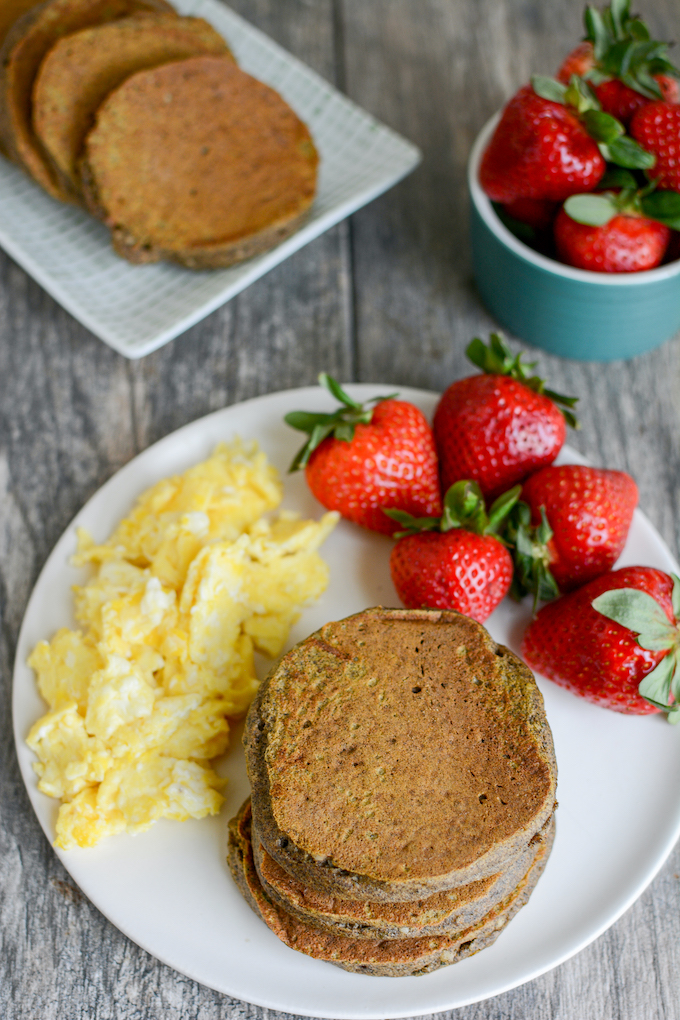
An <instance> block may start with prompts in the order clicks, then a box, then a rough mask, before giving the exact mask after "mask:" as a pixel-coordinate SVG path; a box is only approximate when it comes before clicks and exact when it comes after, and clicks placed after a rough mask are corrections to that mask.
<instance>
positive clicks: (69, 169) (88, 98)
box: [33, 13, 229, 194]
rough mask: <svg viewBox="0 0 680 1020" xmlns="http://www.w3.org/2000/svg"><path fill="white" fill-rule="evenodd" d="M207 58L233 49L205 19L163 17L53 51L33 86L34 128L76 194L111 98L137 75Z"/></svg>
mask: <svg viewBox="0 0 680 1020" xmlns="http://www.w3.org/2000/svg"><path fill="white" fill-rule="evenodd" d="M201 53H213V54H226V55H229V50H228V48H227V45H226V43H225V41H224V39H223V38H222V37H221V36H220V35H219V34H218V33H217V32H216V31H215V29H214V28H212V26H211V25H209V24H208V22H207V21H204V20H203V19H202V18H178V17H176V16H175V15H172V14H160V13H158V14H138V15H136V16H134V17H129V18H121V19H119V20H117V21H112V22H108V23H107V24H104V25H95V26H94V27H93V28H86V29H83V30H82V31H81V32H75V33H73V34H72V35H68V36H66V37H65V38H64V39H60V40H59V42H57V44H56V45H55V46H53V47H52V49H51V50H50V52H49V53H48V54H47V56H46V57H45V59H44V60H43V62H42V64H41V66H40V70H39V71H38V76H37V78H36V80H35V85H34V87H33V127H34V130H35V133H36V135H37V136H38V138H39V139H40V141H41V142H42V144H43V145H44V147H45V149H46V150H47V152H48V153H49V155H50V156H51V158H52V160H53V162H54V165H55V166H56V168H57V170H58V171H59V172H60V173H61V174H62V175H63V177H64V179H65V182H66V184H67V186H68V187H70V188H71V189H72V190H73V192H74V193H76V194H79V193H80V180H79V177H78V170H77V160H78V158H79V156H80V154H81V151H82V148H83V144H84V142H85V137H86V135H87V133H88V131H90V130H91V128H92V127H93V126H94V120H95V113H96V111H97V109H98V107H99V106H100V105H101V104H102V102H103V101H104V99H105V98H106V97H107V95H108V94H109V93H110V92H112V91H113V89H115V88H117V87H118V86H119V85H120V84H121V83H122V82H124V81H125V79H126V78H129V77H130V75H131V74H134V73H136V72H137V71H141V70H144V69H145V68H149V67H157V66H158V65H159V64H165V63H168V62H169V61H174V60H182V59H184V58H186V57H193V56H196V55H198V54H201Z"/></svg>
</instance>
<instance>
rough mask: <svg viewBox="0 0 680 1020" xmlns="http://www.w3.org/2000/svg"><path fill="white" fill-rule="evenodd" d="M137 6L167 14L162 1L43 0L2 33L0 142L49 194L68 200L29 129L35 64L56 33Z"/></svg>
mask: <svg viewBox="0 0 680 1020" xmlns="http://www.w3.org/2000/svg"><path fill="white" fill-rule="evenodd" d="M137 11H169V12H170V13H173V9H172V7H171V6H170V4H168V3H166V2H165V0H47V3H44V4H42V5H41V6H38V7H34V8H32V9H31V10H30V11H28V12H27V13H26V14H24V15H23V17H21V18H19V19H18V21H16V22H15V23H14V25H13V26H12V28H11V29H10V30H9V32H8V33H7V36H6V38H5V41H4V43H3V45H2V48H1V49H0V142H1V143H2V145H3V147H4V149H5V151H6V152H7V154H8V155H9V157H10V159H12V160H13V161H14V162H15V163H18V164H19V166H21V167H23V168H24V170H26V171H27V173H29V174H30V175H31V177H33V178H34V179H35V180H36V181H37V182H38V184H41V185H42V187H43V188H44V189H45V190H46V191H47V192H49V194H50V195H52V196H53V197H54V198H59V199H61V200H62V201H72V200H73V198H72V195H71V194H70V193H69V191H68V189H67V188H65V186H64V185H63V183H62V182H61V181H60V180H59V178H58V176H57V174H56V173H55V172H54V170H53V168H52V166H51V164H50V160H49V157H48V156H47V154H46V153H45V151H44V149H43V148H42V145H41V143H40V141H39V139H38V138H37V137H36V135H35V132H34V131H33V124H32V107H31V99H32V93H33V83H34V81H35V77H36V75H37V73H38V68H39V67H40V64H41V62H42V59H43V57H44V56H45V55H46V53H47V52H48V50H50V49H51V48H52V46H53V45H54V44H55V43H56V42H57V41H58V40H59V39H61V38H62V36H65V35H69V34H70V33H71V32H77V31H79V30H80V29H81V28H87V27H88V26H90V25H98V24H101V23H102V22H105V21H114V20H115V19H116V18H123V17H126V16H127V15H130V14H134V13H135V12H137Z"/></svg>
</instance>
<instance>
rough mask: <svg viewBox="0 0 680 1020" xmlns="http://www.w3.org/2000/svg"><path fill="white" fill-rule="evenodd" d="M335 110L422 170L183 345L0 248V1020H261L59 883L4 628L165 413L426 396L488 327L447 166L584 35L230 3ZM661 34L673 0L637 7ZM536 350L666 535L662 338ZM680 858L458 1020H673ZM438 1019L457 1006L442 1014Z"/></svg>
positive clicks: (470, 6) (464, 14)
mask: <svg viewBox="0 0 680 1020" xmlns="http://www.w3.org/2000/svg"><path fill="white" fill-rule="evenodd" d="M232 6H234V7H235V8H236V9H237V10H238V11H239V13H241V14H242V15H243V16H244V17H246V18H248V19H250V20H251V21H252V22H254V23H255V24H257V25H258V27H260V28H262V29H263V30H264V31H266V32H268V33H269V34H270V35H272V36H273V37H274V38H275V39H276V40H277V41H279V42H280V43H281V44H282V45H284V46H286V47H287V48H288V49H290V50H291V51H292V52H294V53H295V54H296V55H297V56H299V57H300V58H301V59H303V60H305V61H306V62H307V63H308V64H310V65H311V66H313V67H314V68H315V69H316V70H318V71H319V73H321V74H322V75H324V76H325V77H326V78H328V79H329V80H331V81H333V82H335V83H336V84H337V85H339V87H341V88H343V89H344V90H345V91H346V92H347V93H348V94H349V95H350V96H351V98H352V99H354V100H356V101H357V102H358V103H360V104H361V105H363V106H365V107H366V108H367V109H369V110H370V111H371V112H372V113H374V114H375V115H376V116H378V117H379V118H381V119H382V120H384V121H385V122H386V123H388V124H390V125H391V126H392V127H394V128H395V129H397V130H398V131H401V132H402V133H403V134H404V135H406V136H407V137H409V138H411V139H412V140H413V141H415V142H416V143H417V144H419V145H420V146H421V148H422V149H423V152H424V156H425V158H424V161H423V164H422V166H421V167H420V168H419V169H418V170H417V171H416V172H415V173H414V174H413V175H412V176H411V177H410V178H408V179H407V180H406V181H404V182H403V183H401V184H400V185H399V186H398V187H396V188H395V189H394V190H393V191H391V192H389V193H388V194H387V195H385V196H383V197H382V198H380V199H379V200H377V201H376V202H374V203H373V204H372V205H371V206H369V207H368V208H367V209H365V210H363V211H361V212H360V213H358V214H357V215H356V216H354V217H353V219H352V221H351V222H350V223H349V224H344V225H342V226H340V227H338V228H335V229H334V230H332V231H330V232H329V233H328V234H326V235H325V236H324V237H322V238H319V239H318V240H317V241H315V242H314V243H313V244H311V245H309V246H308V247H307V248H305V249H303V250H302V251H301V252H298V253H297V254H296V255H295V256H293V257H292V258H291V259H290V260H288V261H287V262H286V263H284V264H283V265H282V266H280V267H278V268H277V269H276V270H274V271H273V272H272V273H270V274H269V275H268V276H267V277H265V278H264V279H262V280H260V281H259V282H258V283H256V284H255V285H253V286H252V287H251V288H250V289H249V290H247V291H246V292H244V293H243V294H242V295H240V296H239V297H238V298H236V299H235V300H234V301H232V302H231V303H230V304H228V305H226V306H225V307H224V308H222V309H220V310H219V311H217V312H215V313H214V314H213V315H212V316H210V317H209V318H208V319H206V320H205V321H204V322H202V323H200V324H199V325H197V326H196V327H194V328H193V329H192V330H190V331H189V332H188V333H186V334H185V335H184V336H182V337H180V338H178V339H177V340H175V341H174V342H173V343H171V344H169V345H168V346H167V347H165V348H163V349H162V350H160V351H158V352H156V353H155V354H152V355H150V356H149V357H147V358H146V359H144V360H142V361H140V362H132V363H131V362H128V361H125V360H124V359H123V358H121V357H119V356H118V355H117V354H115V353H113V352H112V351H110V350H109V349H108V348H106V347H105V346H104V345H103V344H101V343H100V342H99V341H98V340H96V339H95V338H94V337H92V336H91V335H90V334H89V333H88V331H87V330H85V329H84V328H83V327H82V326H80V325H79V324H78V323H76V322H75V321H74V320H73V319H72V318H71V317H70V316H69V315H68V314H67V313H65V312H64V311H63V310H61V309H60V308H59V307H58V306H57V305H55V303H54V302H53V301H52V300H51V299H50V298H49V297H48V296H47V295H46V294H45V293H44V292H43V291H41V290H40V288H39V287H38V286H37V285H36V284H35V283H34V282H33V281H32V280H31V279H30V278H28V277H27V276H26V275H25V274H24V273H23V271H22V270H20V269H19V268H17V266H15V265H14V263H12V262H11V260H9V259H8V258H6V257H4V256H0V379H2V386H1V387H0V614H1V627H0V672H1V676H2V697H3V704H4V706H5V711H4V712H3V713H2V723H1V724H0V762H1V770H0V804H1V805H2V807H1V811H2V819H3V825H2V829H1V830H0V932H1V935H0V939H1V943H0V944H1V945H2V953H1V954H0V975H1V976H0V1016H2V1017H3V1018H4V1017H6V1018H7V1020H14V1018H17V1020H38V1018H39V1020H71V1018H73V1020H85V1018H87V1020H114V1018H115V1020H147V1018H149V1020H151V1018H153V1020H180V1018H182V1020H188V1018H191V1020H215V1018H218V1017H220V1018H221V1017H225V1018H230V1020H231V1018H236V1017H248V1018H250V1017H264V1016H267V1017H269V1016H272V1017H277V1016H279V1014H275V1013H273V1012H272V1011H269V1010H262V1009H259V1008H257V1007H254V1006H251V1005H249V1004H247V1003H242V1002H238V1001H236V1000H231V999H229V998H228V997H225V996H221V995H219V994H217V993H215V992H212V991H210V990H208V989H206V988H203V987H201V986H199V985H197V984H196V983H195V982H193V981H191V980H189V979H187V978H184V977H182V976H181V975H178V974H176V973H175V972H174V971H172V970H170V969H169V968H167V967H165V966H163V965H162V964H160V963H158V962H157V961H156V960H154V959H153V958H152V957H150V956H148V954H146V953H145V952H143V951H142V950H140V949H139V948H138V947H137V946H135V945H134V944H132V943H131V942H130V941H129V940H128V939H126V938H125V937H124V936H123V935H122V934H120V933H119V932H118V931H117V930H116V929H115V928H113V927H112V925H110V924H109V923H108V922H107V921H106V920H105V919H104V918H103V917H102V916H101V915H100V914H99V912H98V911H97V910H96V908H95V907H93V906H92V905H91V904H90V903H89V902H88V901H87V900H86V899H85V898H84V897H83V896H82V894H81V893H80V892H79V890H78V889H77V888H75V886H74V885H73V883H72V881H71V879H70V878H69V876H68V875H67V874H66V873H65V872H64V870H63V869H62V868H61V865H60V864H59V862H58V861H57V859H56V857H55V856H54V854H53V853H52V851H51V849H50V847H49V845H48V843H47V841H46V840H45V838H44V836H43V835H42V832H41V830H40V829H39V827H38V824H37V821H36V820H35V818H34V817H33V814H32V810H31V807H30V804H29V802H28V799H27V797H26V794H25V792H24V789H23V785H22V782H21V779H20V776H19V773H18V769H17V764H16V758H15V755H14V749H13V744H12V736H11V725H10V712H9V703H10V686H11V667H12V660H13V654H14V647H15V643H16V636H17V632H18V628H19V625H20V622H21V617H22V614H23V610H24V607H25V604H26V601H27V599H28V595H29V593H30V590H31V587H32V585H33V583H34V581H35V579H36V577H37V574H38V572H39V570H40V567H41V566H42V564H43V562H44V560H45V558H46V556H47V554H48V553H49V551H50V549H51V548H52V546H53V544H54V542H55V541H56V539H57V538H58V536H59V535H60V534H61V532H62V531H63V529H64V527H65V526H66V525H67V523H68V521H69V520H70V519H71V517H72V516H73V515H74V514H75V513H76V511H77V510H78V509H79V508H80V506H82V504H83V503H84V502H85V500H86V499H88V497H89V496H90V495H92V493H93V492H94V491H96V489H97V488H98V487H99V486H100V485H101V484H102V483H103V482H104V481H105V480H106V479H107V478H109V477H110V476H111V474H113V472H114V471H116V470H117V469H118V468H119V467H120V466H122V465H123V464H124V463H126V462H127V461H128V460H129V459H130V458H131V457H133V456H134V455H135V454H136V453H137V452H139V451H140V450H142V449H144V448H145V447H146V446H148V445H149V444H150V443H151V442H153V441H155V440H156V439H158V438H160V437H161V436H163V435H166V434H167V433H168V432H170V431H172V430H173V429H175V428H177V427H179V426H180V425H183V424H184V423H186V422H188V421H191V420H193V419H194V418H197V417H200V416H201V415H203V414H206V413H208V412H209V411H212V410H215V409H217V408H220V407H224V406H226V405H229V404H231V403H234V402H235V401H238V400H243V399H246V398H248V397H251V396H255V395H257V394H259V393H266V392H269V391H273V390H276V389H281V388H286V387H289V386H297V385H303V384H307V383H310V382H312V381H313V380H314V379H315V377H316V375H317V373H318V372H319V371H321V370H322V369H326V370H328V371H331V372H332V373H333V374H335V375H336V376H338V377H339V378H342V379H359V380H362V381H376V382H389V383H396V384H399V383H401V384H410V385H420V386H424V387H429V388H432V389H441V388H442V386H443V384H444V383H445V382H446V381H449V380H452V379H454V378H457V377H459V376H462V375H464V374H466V371H467V369H466V366H465V360H464V354H463V351H464V347H465V345H466V343H467V341H468V340H469V339H470V337H471V336H473V335H475V334H476V333H481V335H485V334H486V333H487V332H488V331H489V329H490V328H492V327H493V325H494V323H493V321H492V320H491V319H490V318H489V316H488V315H487V313H486V312H485V311H484V309H483V308H482V306H481V304H480V302H479V299H478V297H477V294H476V292H475V288H474V284H473V283H472V280H471V270H470V264H469V257H468V251H467V243H466V233H467V196H466V190H465V162H466V158H467V154H468V151H469V148H470V145H471V143H472V140H473V139H474V137H475V135H476V134H477V132H478V130H479V129H480V127H481V126H482V124H483V123H484V122H485V121H486V119H487V118H488V117H489V116H490V115H491V113H493V112H494V110H495V109H497V108H498V107H499V106H500V105H501V104H502V103H503V101H504V100H505V99H506V98H507V97H508V96H509V95H510V94H511V93H512V91H513V90H514V89H516V88H517V87H518V86H519V85H520V84H521V83H522V82H523V81H525V80H526V79H527V78H528V75H529V74H530V73H531V72H532V71H539V72H544V73H550V72H552V71H554V69H555V67H556V66H557V65H558V63H559V61H560V59H561V58H562V56H563V55H564V54H565V53H566V52H567V51H568V49H570V48H571V46H572V45H573V43H574V42H575V41H576V39H578V37H579V35H580V31H581V30H580V17H581V6H582V5H581V0H335V2H333V0H235V2H234V3H233V4H232ZM640 6H641V7H642V8H643V14H644V15H645V16H647V18H648V21H649V22H650V24H651V25H652V27H653V29H654V30H655V32H657V33H658V34H659V36H660V37H661V38H672V37H673V36H676V35H678V33H679V32H680V13H679V11H678V8H677V0H654V3H651V0H648V2H646V3H643V2H641V3H640ZM533 353H535V354H536V357H537V360H538V362H539V367H540V369H541V371H542V373H544V374H545V375H546V376H547V377H548V378H549V379H550V381H551V384H552V385H553V386H554V387H555V388H556V389H558V390H562V391H564V392H573V393H578V394H580V395H581V397H582V402H581V412H580V413H581V418H582V422H583V429H582V431H581V432H579V433H576V434H573V435H572V436H571V437H570V441H571V442H572V443H573V444H574V445H575V446H576V447H578V449H580V450H581V451H582V452H583V453H585V454H587V455H588V456H589V457H591V458H592V460H593V462H594V463H597V464H602V465H605V466H608V467H615V468H622V469H625V470H627V471H629V472H630V473H631V474H633V476H634V477H635V478H636V480H637V482H638V485H639V487H640V503H641V506H642V507H643V509H644V510H645V511H646V512H647V513H648V514H649V516H650V517H651V519H652V520H653V522H654V523H655V525H656V526H657V528H658V529H659V531H660V532H661V534H662V535H663V536H664V538H665V539H666V541H667V542H668V544H669V545H670V547H671V548H672V549H673V550H674V552H676V553H677V550H678V548H679V546H680V533H679V529H680V514H679V513H678V509H679V507H678V502H679V499H680V409H679V407H678V393H680V387H679V382H680V380H679V378H678V375H679V368H680V340H675V341H672V342H671V343H669V344H666V345H665V346H664V347H662V348H661V349H659V350H657V351H654V352H651V353H650V354H647V355H644V356H643V357H640V358H637V359H635V360H633V361H629V362H617V363H613V364H610V365H608V366H601V365H594V364H584V363H576V362H569V361H565V360H561V359H558V358H553V357H549V356H547V355H545V354H543V353H541V352H540V351H537V352H533V351H532V354H533ZM679 873H680V852H679V851H678V849H677V848H676V851H675V853H674V854H673V855H672V857H671V859H670V861H669V862H668V864H667V865H666V867H665V868H664V869H663V870H662V872H661V874H660V875H659V876H658V877H657V879H656V880H655V881H654V882H653V883H652V885H651V886H650V888H649V889H648V890H647V892H646V893H645V894H644V895H643V896H642V897H641V898H640V900H638V902H637V903H636V904H635V905H634V906H633V907H632V908H631V909H630V910H629V911H628V912H627V914H626V915H624V917H623V918H621V920H620V921H619V922H617V924H615V925H614V926H613V927H612V928H611V929H610V930H609V931H608V932H607V933H606V934H605V935H603V936H602V937H601V938H599V939H598V940H597V941H596V942H595V943H593V944H592V945H591V946H590V947H588V948H587V949H585V950H584V951H583V952H582V953H580V954H579V955H578V956H577V957H575V958H574V959H572V960H570V961H568V962H567V963H565V964H563V965H562V966H561V967H559V968H557V969H556V970H554V971H553V972H551V973H550V974H547V975H545V976H543V977H541V978H539V979H537V980H535V981H533V982H531V983H529V984H527V985H525V986H523V987H522V988H519V989H516V990H514V991H512V992H508V993H507V994H505V995H502V996H499V997H498V998H496V999H493V1000H489V1001H487V1002H484V1003H479V1004H477V1005H473V1006H469V1007H467V1008H464V1009H461V1010H457V1011H455V1015H456V1017H457V1018H460V1020H473V1018H474V1020H482V1018H489V1020H490V1018H492V1017H493V1018H498V1017H503V1018H506V1017H507V1018H519V1017H522V1018H532V1020H534V1018H535V1020H548V1018H550V1020H573V1018H574V1017H588V1018H589V1020H638V1018H640V1017H645V1018H648V1020H657V1018H664V1020H676V1018H679V1017H680V995H679V994H678V993H679V991H680V874H679ZM450 1015H451V1016H453V1014H450Z"/></svg>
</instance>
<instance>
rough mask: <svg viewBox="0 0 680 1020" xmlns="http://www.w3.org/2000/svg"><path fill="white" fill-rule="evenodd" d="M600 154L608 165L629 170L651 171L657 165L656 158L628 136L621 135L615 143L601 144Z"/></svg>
mask: <svg viewBox="0 0 680 1020" xmlns="http://www.w3.org/2000/svg"><path fill="white" fill-rule="evenodd" d="M600 152H601V153H602V155H603V156H604V158H605V159H606V160H607V162H608V163H616V164H618V166H625V167H628V169H629V170H651V169H652V167H653V166H654V165H655V164H656V156H655V155H654V154H653V153H651V152H647V151H646V150H645V149H643V148H642V146H641V145H638V143H637V142H636V141H635V140H634V139H633V138H629V137H628V135H621V137H620V138H615V139H614V141H613V142H607V143H604V142H600Z"/></svg>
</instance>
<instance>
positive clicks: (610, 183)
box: [598, 165, 638, 191]
mask: <svg viewBox="0 0 680 1020" xmlns="http://www.w3.org/2000/svg"><path fill="white" fill-rule="evenodd" d="M637 186H638V182H637V181H636V180H635V176H634V175H633V174H632V173H631V172H630V170H625V169H624V168H623V167H622V166H613V165H612V166H608V167H607V169H606V171H605V175H604V177H603V178H602V179H601V180H600V183H599V184H598V188H600V189H601V190H602V191H607V190H608V189H610V188H623V189H624V190H626V191H636V190H637Z"/></svg>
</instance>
